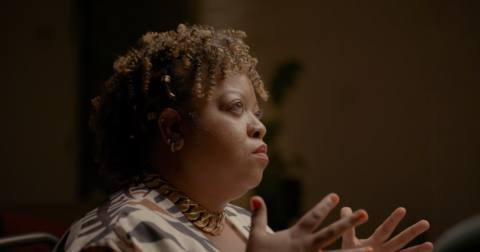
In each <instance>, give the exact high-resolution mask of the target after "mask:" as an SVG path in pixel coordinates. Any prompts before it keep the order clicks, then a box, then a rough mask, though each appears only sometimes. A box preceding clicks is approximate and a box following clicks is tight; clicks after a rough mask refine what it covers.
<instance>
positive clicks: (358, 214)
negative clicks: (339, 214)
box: [312, 210, 368, 249]
mask: <svg viewBox="0 0 480 252" xmlns="http://www.w3.org/2000/svg"><path fill="white" fill-rule="evenodd" d="M367 220H368V214H367V212H365V210H358V211H355V213H353V214H351V215H350V216H348V217H346V218H342V219H340V220H338V221H336V222H334V223H333V224H331V225H329V226H328V227H325V228H323V229H321V230H320V231H318V232H316V233H315V234H313V240H312V242H313V246H314V247H318V249H320V248H324V247H326V246H328V245H330V244H331V243H333V242H334V241H335V240H337V239H338V238H339V237H340V236H341V235H342V234H343V232H345V231H346V230H347V229H349V228H353V227H355V226H357V225H360V224H362V223H365V222H366V221H367Z"/></svg>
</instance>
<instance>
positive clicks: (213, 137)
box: [197, 120, 248, 161]
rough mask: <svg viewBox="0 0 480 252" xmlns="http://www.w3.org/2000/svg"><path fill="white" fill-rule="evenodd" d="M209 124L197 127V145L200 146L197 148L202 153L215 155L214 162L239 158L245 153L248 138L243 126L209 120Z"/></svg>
mask: <svg viewBox="0 0 480 252" xmlns="http://www.w3.org/2000/svg"><path fill="white" fill-rule="evenodd" d="M209 122H210V123H208V124H202V125H199V129H198V132H197V137H198V143H199V144H200V145H201V146H198V147H201V149H202V150H203V152H206V154H207V153H210V154H213V155H215V157H216V160H218V159H223V158H230V159H231V158H235V157H237V158H240V157H242V156H243V155H245V153H247V150H248V146H247V145H246V141H247V138H248V136H247V133H246V128H245V127H244V126H243V124H241V123H239V122H233V121H229V120H222V121H220V120H210V121H209ZM208 156H210V155H208ZM222 157H223V158H222ZM230 161H232V160H230Z"/></svg>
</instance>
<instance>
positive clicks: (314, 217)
mask: <svg viewBox="0 0 480 252" xmlns="http://www.w3.org/2000/svg"><path fill="white" fill-rule="evenodd" d="M339 201H340V199H339V197H338V195H337V194H335V193H331V194H329V195H327V196H326V197H325V198H323V199H322V200H321V201H320V202H319V203H318V204H317V205H315V206H314V207H313V208H312V209H311V210H310V211H308V212H307V213H306V214H305V215H304V216H303V217H302V218H301V219H300V220H299V221H298V223H297V224H296V225H295V226H294V227H293V229H294V230H293V231H294V232H295V233H299V235H301V234H304V233H311V232H313V231H314V230H315V229H316V228H317V227H318V226H319V225H320V223H322V221H323V220H324V219H325V217H326V216H327V215H328V214H329V213H330V211H331V210H332V209H333V208H334V207H335V206H336V205H337V204H338V202H339Z"/></svg>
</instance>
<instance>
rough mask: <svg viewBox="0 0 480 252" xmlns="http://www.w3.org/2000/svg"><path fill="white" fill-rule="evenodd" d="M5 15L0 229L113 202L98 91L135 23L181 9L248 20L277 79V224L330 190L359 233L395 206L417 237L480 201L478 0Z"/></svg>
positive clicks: (163, 22) (437, 230)
mask: <svg viewBox="0 0 480 252" xmlns="http://www.w3.org/2000/svg"><path fill="white" fill-rule="evenodd" d="M0 13H1V15H0V20H1V22H0V24H1V28H2V29H1V30H2V31H3V32H2V40H1V48H2V56H1V59H2V60H1V61H0V64H1V67H0V69H1V75H2V83H1V87H2V90H3V91H2V93H3V96H2V98H1V99H0V102H1V111H2V113H1V115H2V123H1V124H0V127H1V128H0V129H1V132H2V135H3V139H2V141H1V144H0V146H1V158H2V164H1V173H0V236H4V235H10V234H17V233H24V232H30V231H38V230H42V231H48V232H50V233H53V234H55V235H57V236H60V235H61V234H62V233H63V232H64V231H65V230H66V229H67V227H68V226H69V225H70V224H71V222H72V221H74V220H75V219H77V218H79V217H81V215H82V214H84V213H85V212H86V211H87V210H89V209H91V208H93V207H95V206H96V205H97V204H98V203H99V202H100V201H101V200H103V199H104V197H105V192H104V190H103V189H104V188H105V186H104V185H102V180H100V179H99V178H98V176H96V174H95V170H94V169H93V168H92V161H91V159H92V139H91V135H90V132H89V130H88V127H87V119H88V113H89V109H90V99H91V98H92V97H93V96H94V94H95V92H96V90H97V88H98V86H99V85H100V84H101V83H102V82H103V81H104V80H106V79H107V78H108V77H109V75H110V73H111V69H112V62H113V60H114V59H115V58H116V57H117V56H118V55H119V54H121V53H123V52H124V51H125V50H126V49H127V48H128V47H129V46H130V45H132V44H133V43H135V42H136V41H137V39H138V38H139V37H140V36H141V34H143V33H145V32H147V31H165V30H169V29H174V28H175V27H176V26H177V24H178V23H179V22H188V23H200V24H208V25H212V26H214V27H216V28H236V29H241V30H244V31H246V32H247V34H248V38H247V43H248V44H249V45H250V46H251V50H252V54H253V55H255V56H256V57H257V58H258V59H259V61H260V63H259V70H260V73H261V74H262V76H263V78H264V80H265V82H266V83H267V84H269V86H270V88H271V89H272V90H275V91H274V93H275V94H276V95H275V97H274V98H275V99H272V100H271V101H270V103H268V104H266V124H267V125H268V126H270V127H269V130H270V131H269V132H268V133H267V135H269V134H270V136H269V143H270V146H271V147H272V148H271V150H272V152H273V153H271V155H272V157H273V159H272V163H271V164H270V165H269V167H268V169H267V171H266V173H265V180H264V182H263V183H262V185H261V186H260V187H259V188H258V190H257V192H256V193H260V194H261V195H264V196H265V197H266V198H267V203H269V206H270V208H269V210H270V212H269V213H270V216H271V217H270V218H272V220H271V221H272V223H271V225H272V227H274V229H277V228H282V227H284V226H285V225H288V224H289V223H290V222H292V221H294V220H295V218H296V217H298V215H299V214H301V213H303V212H304V211H306V210H307V209H309V208H310V207H312V206H313V205H314V204H315V203H316V202H317V201H318V200H320V199H321V198H322V197H323V196H324V195H326V194H327V193H330V192H336V193H338V194H339V195H340V196H341V199H342V201H341V205H348V206H351V207H353V208H365V209H366V210H367V211H368V212H369V214H370V217H371V218H370V221H369V223H368V224H366V225H365V226H364V227H361V228H360V231H359V233H360V235H367V234H369V233H370V232H371V231H372V230H373V229H374V228H375V227H376V226H378V225H379V224H380V223H381V221H382V220H383V219H384V218H386V217H387V216H388V215H389V213H390V212H391V211H393V210H394V209H395V208H396V207H397V206H404V207H406V208H407V209H408V214H407V218H406V220H405V221H404V222H402V225H401V226H402V227H406V226H407V225H410V224H413V223H414V221H416V220H418V219H421V218H426V219H428V220H429V221H430V222H431V229H430V231H428V233H426V234H425V235H424V236H423V237H421V238H420V239H422V240H425V239H427V240H435V239H436V238H437V237H438V236H439V235H440V234H441V233H442V232H443V231H444V230H445V229H447V228H448V227H450V226H451V225H453V224H454V223H456V222H458V221H460V220H462V219H465V218H467V217H469V216H472V215H474V214H476V213H479V212H480V200H479V199H480V197H479V195H480V117H479V116H480V99H479V94H480V85H479V84H480V71H479V63H480V61H479V60H480V26H479V25H480V16H479V15H478V13H480V2H479V1H475V0H459V1H447V0H445V1H413V0H412V1H380V0H370V1H323V0H320V1H313V0H312V1H307V0H298V1H294V2H292V1H285V0H275V1H274V0H265V1H253V0H248V1H234V0H223V1H219V0H201V1H193V0H177V1H164V0H156V1H153V0H151V1H148V0H138V1H123V0H122V1H120V0H116V1H112V0H105V1H94V0H45V1H32V0H24V1H8V2H6V3H4V4H3V6H2V8H1V10H0ZM243 202H244V201H242V200H240V201H239V204H244V203H243ZM338 209H339V208H338ZM334 217H335V218H337V217H338V213H335V216H332V217H331V218H332V219H333V218H334Z"/></svg>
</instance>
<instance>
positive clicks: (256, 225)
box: [250, 196, 267, 232]
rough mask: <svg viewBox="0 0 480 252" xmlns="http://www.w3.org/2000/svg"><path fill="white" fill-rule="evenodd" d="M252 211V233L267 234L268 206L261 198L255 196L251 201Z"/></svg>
mask: <svg viewBox="0 0 480 252" xmlns="http://www.w3.org/2000/svg"><path fill="white" fill-rule="evenodd" d="M250 209H251V211H252V225H251V232H266V230H267V206H266V205H265V201H263V199H262V197H260V196H253V197H252V198H251V199H250Z"/></svg>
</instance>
